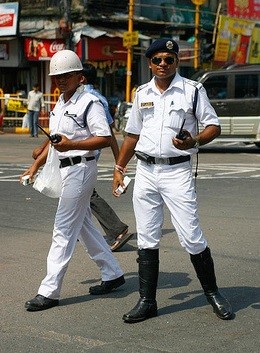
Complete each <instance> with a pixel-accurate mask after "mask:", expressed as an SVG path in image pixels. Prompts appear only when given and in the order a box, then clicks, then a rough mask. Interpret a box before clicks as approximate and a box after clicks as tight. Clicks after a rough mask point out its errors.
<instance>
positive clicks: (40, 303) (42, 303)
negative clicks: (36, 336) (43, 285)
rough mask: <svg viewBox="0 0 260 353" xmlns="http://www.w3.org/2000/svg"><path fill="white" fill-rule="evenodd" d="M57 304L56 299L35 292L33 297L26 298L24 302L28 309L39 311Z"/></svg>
mask: <svg viewBox="0 0 260 353" xmlns="http://www.w3.org/2000/svg"><path fill="white" fill-rule="evenodd" d="M57 305H59V300H58V299H50V298H46V297H44V296H43V295H40V294H37V295H36V297H35V298H33V299H31V300H28V301H27V302H26V303H25V308H26V309H27V310H28V311H39V310H45V309H49V308H52V307H53V306H57Z"/></svg>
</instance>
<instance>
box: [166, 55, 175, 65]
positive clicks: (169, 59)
mask: <svg viewBox="0 0 260 353" xmlns="http://www.w3.org/2000/svg"><path fill="white" fill-rule="evenodd" d="M164 61H165V62H166V64H167V65H172V64H173V63H174V58H172V57H168V58H165V59H164Z"/></svg>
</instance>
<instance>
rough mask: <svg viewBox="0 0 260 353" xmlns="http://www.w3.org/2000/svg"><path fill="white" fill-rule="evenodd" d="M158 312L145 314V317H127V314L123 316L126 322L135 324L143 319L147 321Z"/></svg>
mask: <svg viewBox="0 0 260 353" xmlns="http://www.w3.org/2000/svg"><path fill="white" fill-rule="evenodd" d="M157 315H158V314H157V312H156V313H151V314H149V315H146V316H143V317H139V318H132V317H127V316H126V315H124V316H123V320H124V322H125V323H128V324H134V323H136V322H141V321H145V320H147V319H151V318H152V317H156V316H157Z"/></svg>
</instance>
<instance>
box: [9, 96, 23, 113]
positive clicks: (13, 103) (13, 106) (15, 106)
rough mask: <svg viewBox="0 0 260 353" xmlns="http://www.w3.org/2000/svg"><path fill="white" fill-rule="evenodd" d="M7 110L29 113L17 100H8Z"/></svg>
mask: <svg viewBox="0 0 260 353" xmlns="http://www.w3.org/2000/svg"><path fill="white" fill-rule="evenodd" d="M7 110H9V111H14V112H20V113H26V112H27V108H26V107H25V106H24V105H23V104H22V102H21V101H18V100H16V99H8V102H7Z"/></svg>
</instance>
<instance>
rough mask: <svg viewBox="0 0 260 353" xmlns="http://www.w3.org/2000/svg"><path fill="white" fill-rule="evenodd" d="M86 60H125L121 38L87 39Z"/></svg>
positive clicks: (124, 50)
mask: <svg viewBox="0 0 260 353" xmlns="http://www.w3.org/2000/svg"><path fill="white" fill-rule="evenodd" d="M87 43H88V60H93V61H100V60H126V49H125V48H124V47H123V39H122V38H118V37H117V38H115V37H114V38H109V37H107V36H103V37H99V38H96V39H92V38H88V39H87Z"/></svg>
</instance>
